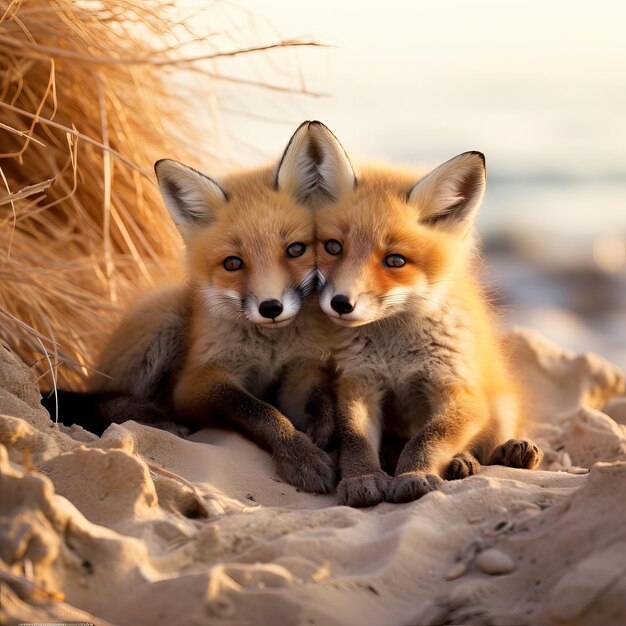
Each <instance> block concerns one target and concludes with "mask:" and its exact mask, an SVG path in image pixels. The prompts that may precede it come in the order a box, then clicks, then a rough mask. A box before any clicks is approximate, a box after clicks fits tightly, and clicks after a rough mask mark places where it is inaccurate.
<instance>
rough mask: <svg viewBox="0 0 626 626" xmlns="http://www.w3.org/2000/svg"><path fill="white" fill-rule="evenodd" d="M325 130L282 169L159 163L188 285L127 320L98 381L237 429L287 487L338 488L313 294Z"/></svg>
mask: <svg viewBox="0 0 626 626" xmlns="http://www.w3.org/2000/svg"><path fill="white" fill-rule="evenodd" d="M327 133H328V131H327V129H326V128H325V127H324V126H323V125H321V124H319V123H316V122H305V123H304V124H302V125H301V126H300V128H299V129H298V130H297V131H296V133H295V134H294V136H293V137H292V139H291V141H290V142H289V145H288V146H287V149H286V150H285V153H284V154H283V157H282V159H281V161H280V163H279V165H278V167H272V168H270V167H268V168H264V169H260V170H254V171H251V172H244V173H239V174H235V175H232V176H229V177H226V178H225V179H224V180H223V181H221V184H218V183H217V182H215V181H214V180H212V179H210V178H208V177H207V176H205V175H203V174H201V173H199V172H197V171H195V170H193V169H191V168H189V167H186V166H184V165H182V164H180V163H176V162H174V161H168V160H164V161H159V162H157V164H156V166H155V169H156V173H157V178H158V181H159V188H160V190H161V193H162V195H163V198H164V200H165V203H166V205H167V208H168V209H169V211H170V214H171V215H172V217H173V219H174V221H175V222H176V224H177V226H178V228H179V230H180V231H181V233H182V235H183V239H184V240H185V244H186V248H187V259H188V263H187V264H188V275H189V284H188V286H182V287H174V288H171V289H167V290H164V291H160V292H158V293H156V294H153V295H152V296H150V297H148V299H146V300H145V301H143V302H142V303H140V305H139V306H138V307H136V308H135V310H134V311H132V312H131V314H130V315H129V316H127V318H126V319H125V320H124V321H123V323H122V325H121V326H120V327H119V329H118V330H117V332H116V333H115V334H114V335H113V337H112V338H111V339H110V341H109V344H108V347H107V349H106V350H105V352H104V354H103V355H102V358H101V359H100V362H99V364H98V367H97V369H98V370H99V371H101V372H103V373H105V374H106V375H108V376H109V378H107V379H104V378H102V377H99V378H95V379H94V382H93V384H92V386H91V389H92V391H98V392H114V393H116V394H127V395H130V396H134V397H139V398H145V399H155V398H156V397H157V396H160V397H159V402H160V403H161V404H163V403H165V404H166V405H169V407H170V408H171V409H173V413H174V415H175V416H176V419H177V420H178V421H180V422H183V423H185V424H189V425H192V426H196V427H201V426H206V425H210V424H212V423H214V422H213V421H212V420H215V422H217V424H220V423H221V424H224V425H229V426H231V427H234V428H235V429H237V430H239V431H240V432H242V433H243V434H245V435H246V436H248V437H249V438H250V439H252V440H253V441H255V442H256V443H258V444H259V445H260V446H262V447H264V448H266V449H267V450H269V451H270V452H271V453H272V455H273V458H274V461H275V464H276V468H277V471H278V473H279V475H281V476H282V477H283V478H285V480H287V481H288V482H290V483H292V484H294V485H296V486H299V487H302V488H303V489H306V490H308V491H318V492H328V491H331V490H332V489H333V488H334V485H335V470H334V466H333V464H332V463H331V460H330V458H329V456H328V455H327V454H326V453H325V452H324V451H323V450H322V449H321V448H322V447H324V446H325V445H326V444H328V442H329V440H330V438H331V437H332V435H333V432H334V412H333V411H334V407H333V405H332V393H331V391H332V390H331V389H330V387H331V385H332V383H331V382H330V379H329V371H328V363H327V360H328V352H327V351H325V350H324V349H323V347H322V346H323V341H321V338H322V337H325V336H327V334H328V331H327V329H328V328H329V327H330V329H333V325H332V323H331V322H330V321H329V320H328V319H327V318H326V316H325V315H323V313H322V312H321V311H320V310H319V306H318V304H317V302H316V300H315V299H314V298H308V296H309V294H310V293H311V292H312V291H313V290H314V286H315V276H316V271H315V250H314V246H315V240H314V227H313V216H312V210H314V209H315V208H317V207H319V206H320V205H321V204H323V203H324V202H327V201H329V200H330V199H332V196H330V195H329V193H328V191H327V190H328V189H329V188H333V189H336V188H338V185H337V184H336V182H335V178H336V177H337V176H338V174H339V173H340V165H341V163H338V162H337V163H336V162H334V161H333V158H334V153H330V154H325V153H323V152H321V151H320V150H319V149H318V144H319V143H320V142H321V137H324V136H325V135H326V134H327ZM301 309H302V310H301ZM122 400H124V398H122ZM264 400H271V401H272V404H270V403H269V402H266V401H264ZM276 407H278V408H276ZM279 409H280V410H279ZM107 419H108V418H107ZM210 420H211V421H210ZM105 422H106V419H105ZM109 423H110V422H109ZM294 425H295V426H296V427H297V428H299V430H296V428H294ZM301 431H306V432H307V433H308V434H309V435H310V437H311V438H312V439H313V441H312V439H311V438H309V436H307V435H306V434H305V433H304V432H301ZM315 444H318V445H315Z"/></svg>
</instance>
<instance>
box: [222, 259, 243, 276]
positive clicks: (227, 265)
mask: <svg viewBox="0 0 626 626" xmlns="http://www.w3.org/2000/svg"><path fill="white" fill-rule="evenodd" d="M222 265H223V266H224V269H225V270H227V271H229V272H236V271H237V270H240V269H241V268H242V267H243V261H242V260H241V259H240V258H239V257H238V256H227V257H226V258H225V259H224V262H223V263H222Z"/></svg>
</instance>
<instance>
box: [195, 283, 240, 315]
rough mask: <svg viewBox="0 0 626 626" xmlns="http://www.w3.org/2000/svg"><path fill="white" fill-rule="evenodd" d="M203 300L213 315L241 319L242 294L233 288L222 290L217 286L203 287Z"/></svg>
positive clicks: (207, 309) (209, 312)
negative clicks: (216, 287)
mask: <svg viewBox="0 0 626 626" xmlns="http://www.w3.org/2000/svg"><path fill="white" fill-rule="evenodd" d="M200 291H201V293H202V302H203V304H204V306H205V308H206V311H207V313H208V314H209V315H210V316H211V317H217V318H224V319H241V317H242V313H243V311H242V307H241V296H240V295H239V294H238V293H237V292H236V291H234V290H232V289H227V290H221V289H215V287H208V286H207V287H202V288H201V290H200Z"/></svg>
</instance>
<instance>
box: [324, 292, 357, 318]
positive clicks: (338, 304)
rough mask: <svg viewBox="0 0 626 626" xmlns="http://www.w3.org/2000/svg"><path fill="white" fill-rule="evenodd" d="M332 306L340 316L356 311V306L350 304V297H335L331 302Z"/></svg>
mask: <svg viewBox="0 0 626 626" xmlns="http://www.w3.org/2000/svg"><path fill="white" fill-rule="evenodd" d="M330 306H331V307H332V308H333V309H334V310H335V311H337V313H339V315H343V314H344V313H352V311H353V310H354V305H353V304H352V303H351V302H350V298H348V296H335V297H334V298H333V299H332V300H331V301H330Z"/></svg>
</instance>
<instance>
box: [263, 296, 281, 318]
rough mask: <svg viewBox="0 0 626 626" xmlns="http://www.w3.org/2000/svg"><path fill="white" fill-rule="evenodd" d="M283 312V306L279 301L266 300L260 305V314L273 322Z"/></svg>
mask: <svg viewBox="0 0 626 626" xmlns="http://www.w3.org/2000/svg"><path fill="white" fill-rule="evenodd" d="M282 312H283V305H282V304H281V303H280V302H279V301H278V300H265V301H264V302H261V304H259V313H260V314H261V315H262V316H263V317H267V318H268V319H271V320H273V319H274V318H275V317H278V316H279V315H280V314H281V313H282Z"/></svg>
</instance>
